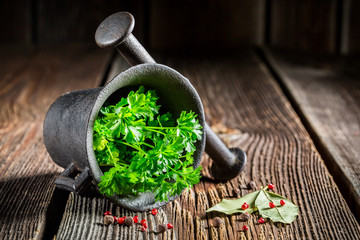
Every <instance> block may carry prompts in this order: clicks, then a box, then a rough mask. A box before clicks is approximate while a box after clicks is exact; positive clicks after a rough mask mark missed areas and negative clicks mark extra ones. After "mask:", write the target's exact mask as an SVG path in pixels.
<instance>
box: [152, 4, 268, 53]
mask: <svg viewBox="0 0 360 240" xmlns="http://www.w3.org/2000/svg"><path fill="white" fill-rule="evenodd" d="M150 7H151V9H150V29H149V42H150V47H151V48H154V49H177V50H178V49H191V50H194V49H197V50H201V49H207V50H208V49H211V50H212V51H214V50H216V49H217V48H218V49H226V48H234V47H239V46H241V45H246V44H250V45H255V44H262V43H263V32H264V26H263V23H264V13H265V6H264V1H263V0H245V1H236V0H231V1H215V0H211V1H191V0H186V1H179V2H176V3H174V2H169V1H166V0H162V1H152V2H151V5H150Z"/></svg>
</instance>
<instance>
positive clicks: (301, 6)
mask: <svg viewBox="0 0 360 240" xmlns="http://www.w3.org/2000/svg"><path fill="white" fill-rule="evenodd" d="M270 7H271V10H270V24H269V25H270V29H269V31H270V36H269V37H270V39H269V40H270V42H269V45H270V46H272V47H277V48H283V49H293V50H298V51H308V52H334V51H335V50H336V20H337V18H336V0H318V1H312V0H271V1H270Z"/></svg>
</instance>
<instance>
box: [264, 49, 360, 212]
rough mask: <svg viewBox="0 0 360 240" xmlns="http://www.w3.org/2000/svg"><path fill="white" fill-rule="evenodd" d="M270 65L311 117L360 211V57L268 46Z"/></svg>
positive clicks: (346, 191) (335, 170)
mask: <svg viewBox="0 0 360 240" xmlns="http://www.w3.org/2000/svg"><path fill="white" fill-rule="evenodd" d="M267 56H268V58H269V59H270V63H271V65H272V66H273V67H274V69H275V71H276V72H277V73H278V74H279V75H280V78H281V80H282V81H283V83H284V84H285V86H286V88H287V89H288V91H289V94H291V96H292V98H293V99H294V101H295V103H296V105H297V106H298V108H299V110H300V111H301V112H302V114H303V115H304V117H305V119H306V120H307V121H308V124H309V127H310V128H311V129H312V131H313V132H314V134H315V135H316V138H317V139H318V141H319V144H320V145H321V146H322V147H323V148H324V151H325V154H326V155H327V156H326V158H325V160H326V164H327V166H328V168H329V170H330V173H331V174H332V175H333V176H334V179H335V180H336V182H337V184H338V185H339V186H341V190H342V192H343V194H344V197H345V198H346V199H347V201H348V203H349V205H350V206H351V208H352V209H353V211H354V212H355V213H356V214H357V215H358V216H360V151H359V148H360V114H359V112H360V94H359V93H360V81H359V80H360V70H359V69H360V61H359V58H357V57H355V56H354V57H341V58H339V57H334V56H333V57H332V56H313V55H312V56H308V55H307V56H306V55H300V54H293V53H284V52H278V51H269V52H268V54H267Z"/></svg>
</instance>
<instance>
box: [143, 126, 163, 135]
mask: <svg viewBox="0 0 360 240" xmlns="http://www.w3.org/2000/svg"><path fill="white" fill-rule="evenodd" d="M143 128H144V129H146V130H148V131H151V132H157V133H160V134H163V135H165V136H166V134H165V133H163V132H161V131H157V130H154V129H148V128H147V127H143ZM159 129H161V128H159Z"/></svg>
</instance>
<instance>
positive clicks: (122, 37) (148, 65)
mask: <svg viewBox="0 0 360 240" xmlns="http://www.w3.org/2000/svg"><path fill="white" fill-rule="evenodd" d="M134 24H135V20H134V18H133V16H132V15H131V14H130V13H127V12H119V13H115V14H113V15H111V16H109V17H108V18H106V19H105V20H104V21H103V22H102V23H101V24H100V25H99V27H98V29H97V31H96V34H95V40H96V42H97V44H98V45H99V46H100V47H103V48H108V47H115V48H117V49H118V50H119V51H120V53H121V54H122V55H123V56H124V58H125V59H126V60H127V61H128V62H129V63H130V64H131V65H134V66H133V67H131V68H129V69H128V70H126V71H124V72H122V73H120V74H118V75H117V76H115V77H114V78H113V79H112V80H111V81H110V82H109V83H108V84H106V85H105V86H104V87H99V88H94V89H87V90H80V91H74V92H69V93H66V94H64V95H62V96H60V97H59V98H58V99H57V100H56V101H55V102H54V103H53V104H52V105H51V107H50V108H49V110H48V112H47V114H46V117H45V120H44V142H45V146H46V149H47V151H48V152H49V154H50V156H51V158H52V159H53V161H54V162H55V163H56V164H58V165H59V166H61V167H63V168H65V170H64V172H63V173H62V174H61V175H60V176H59V177H58V178H57V179H56V180H55V184H56V185H57V187H59V188H61V189H65V190H68V191H72V192H79V191H80V190H81V188H82V186H83V185H84V183H85V182H87V181H88V180H90V179H92V180H93V184H94V185H95V186H97V184H98V183H99V182H100V180H101V179H100V177H101V176H102V175H103V172H102V171H101V169H100V167H99V165H98V164H97V161H96V158H95V153H94V150H93V126H94V121H95V118H96V117H97V115H98V113H99V111H100V108H101V107H102V106H103V104H104V103H105V102H106V101H108V102H111V103H116V102H118V101H119V100H120V99H121V97H126V96H127V94H128V93H129V92H130V91H131V90H134V89H137V88H138V87H139V86H141V85H143V86H145V88H146V89H154V90H155V91H156V93H157V94H158V96H159V100H160V104H161V105H162V108H163V109H166V110H167V111H169V112H171V113H172V114H173V115H174V117H175V118H177V117H178V116H179V115H180V113H181V111H190V110H191V111H193V112H195V113H196V114H197V115H198V117H197V118H198V119H199V123H200V124H201V126H202V127H203V137H202V140H201V141H198V142H196V144H195V146H196V151H195V153H194V164H193V165H194V168H196V167H198V166H199V164H200V160H201V157H202V155H203V153H204V150H206V152H207V153H208V154H209V156H210V157H211V158H212V159H213V160H214V162H213V165H212V166H211V168H210V170H211V174H212V175H213V177H214V178H215V179H218V180H230V179H232V178H234V177H236V176H237V175H238V174H239V173H240V172H241V171H242V169H243V168H244V165H245V163H246V155H245V153H244V152H243V151H241V150H240V149H239V148H232V149H228V148H227V147H226V146H225V145H224V144H223V143H222V141H221V140H220V139H219V138H218V137H217V135H216V134H215V133H214V132H213V131H212V130H211V129H210V127H209V126H208V125H207V124H206V122H205V115H204V109H203V105H202V102H201V99H200V97H199V95H198V93H197V92H196V90H195V88H194V87H193V86H192V85H191V83H190V81H189V80H188V79H187V78H185V77H184V76H182V75H181V74H180V73H178V72H177V71H175V70H174V69H172V68H169V67H167V66H164V65H161V64H157V63H155V61H154V60H153V59H152V57H151V56H150V55H149V54H148V53H147V52H146V50H145V49H144V48H143V47H142V46H141V44H140V43H139V42H138V41H137V40H136V38H135V37H134V36H133V35H132V34H131V32H132V30H133V28H134ZM76 171H78V172H80V173H79V175H78V176H77V177H76V178H75V179H74V178H72V175H73V174H74V172H76ZM177 197H178V196H173V197H170V198H169V201H172V200H174V199H176V198H177ZM109 199H110V200H111V201H112V202H114V203H115V204H117V205H119V206H122V207H124V208H127V209H130V210H133V211H146V210H150V209H153V208H158V207H160V206H163V205H165V204H166V203H167V202H159V201H155V198H154V194H153V193H151V192H147V193H142V194H139V195H137V196H130V195H129V196H119V195H114V196H112V197H109Z"/></svg>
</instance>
